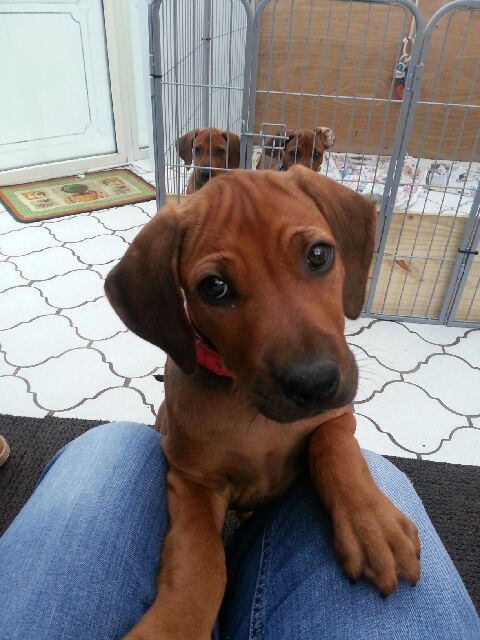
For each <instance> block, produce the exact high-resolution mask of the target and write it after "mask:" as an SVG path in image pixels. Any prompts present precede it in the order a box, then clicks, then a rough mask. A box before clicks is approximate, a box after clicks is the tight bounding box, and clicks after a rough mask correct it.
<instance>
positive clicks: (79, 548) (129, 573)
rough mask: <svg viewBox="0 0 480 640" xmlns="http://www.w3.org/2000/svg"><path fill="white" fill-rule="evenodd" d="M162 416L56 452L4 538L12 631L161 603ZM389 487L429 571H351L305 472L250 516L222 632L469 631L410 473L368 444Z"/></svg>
mask: <svg viewBox="0 0 480 640" xmlns="http://www.w3.org/2000/svg"><path fill="white" fill-rule="evenodd" d="M159 438H160V436H159V435H158V434H157V433H156V432H154V431H153V430H152V429H150V428H148V427H144V426H140V425H135V424H129V423H116V424H110V425H104V426H101V427H97V428H95V429H92V430H90V431H88V432H87V433H85V434H84V435H82V436H81V437H79V438H77V440H75V441H73V442H71V443H70V444H68V445H67V446H66V447H64V449H63V450H62V451H61V452H59V453H58V454H57V455H56V456H55V458H54V459H53V460H52V461H51V462H50V463H49V465H48V466H47V468H46V469H45V471H44V472H43V474H42V477H41V479H40V481H39V483H38V486H37V488H36V490H35V492H34V494H33V495H32V497H31V498H30V500H29V501H28V503H27V504H26V505H25V507H24V508H23V509H22V511H21V512H20V514H19V515H18V516H17V518H16V520H15V521H14V522H13V523H12V525H11V526H10V528H9V529H8V530H7V532H6V533H5V535H4V536H3V537H2V539H1V540H0V609H1V616H0V637H1V639H2V640H15V639H19V640H60V639H61V640H70V639H71V640H108V639H114V638H115V639H117V638H120V637H121V636H122V635H123V634H124V633H126V632H127V631H128V630H129V629H130V628H131V627H132V626H133V624H134V623H135V622H136V621H137V620H138V619H139V617H140V616H141V615H142V613H143V612H144V611H145V609H146V608H147V607H148V606H149V604H150V603H151V601H152V599H153V597H154V592H155V577H156V574H157V572H158V568H159V550H160V548H161V544H162V538H163V536H164V535H165V530H166V527H167V512H166V505H165V470H166V463H165V459H164V457H163V455H162V452H161V449H160V446H159ZM365 457H366V459H367V461H368V464H369V466H370V470H371V472H372V474H373V476H374V478H375V480H376V482H377V483H378V485H379V486H380V487H381V489H382V490H383V491H384V492H385V493H386V494H387V495H388V496H389V497H390V498H391V499H392V500H393V502H395V503H396V504H397V505H398V507H400V509H402V510H403V511H404V512H405V513H406V514H408V515H409V516H410V517H411V518H412V519H413V520H414V521H415V522H416V523H417V526H418V528H419V531H420V537H421V541H422V577H421V579H420V582H419V583H418V585H417V586H416V587H415V588H412V587H411V586H409V585H407V584H405V583H401V584H400V585H399V587H398V588H397V590H396V591H395V593H393V594H392V595H391V596H389V597H388V598H387V599H382V598H381V597H380V596H379V595H378V593H377V592H376V591H375V590H374V589H373V587H372V586H370V584H368V583H367V582H363V581H360V582H358V583H357V584H354V585H352V584H350V583H349V581H348V580H347V579H346V578H345V577H344V576H343V574H342V571H341V569H340V567H339V565H338V563H337V561H336V560H335V558H334V556H333V554H332V548H331V547H332V545H331V535H330V531H329V524H328V518H327V517H326V516H325V513H324V512H323V511H322V508H321V506H320V503H319V500H318V498H317V497H316V495H314V492H313V490H312V488H311V487H310V484H309V483H308V481H306V480H302V481H300V482H298V483H297V484H296V485H294V486H293V487H292V488H291V489H290V490H289V491H288V492H287V494H286V495H285V496H283V497H282V498H281V499H280V500H277V501H276V502H275V503H272V504H271V505H270V506H269V507H268V508H266V509H263V510H262V511H260V512H258V513H257V514H255V515H254V516H253V517H252V518H250V519H249V520H248V521H247V522H246V523H245V524H244V525H242V527H240V528H239V529H238V530H237V531H236V533H235V535H234V537H233V539H232V540H231V542H230V543H229V545H228V548H227V565H228V586H227V591H226V594H225V598H224V602H223V605H222V611H221V614H220V617H219V622H218V628H217V629H216V631H215V634H214V637H218V638H223V639H227V638H228V639H229V640H247V639H249V640H251V639H253V638H254V639H255V640H260V639H262V640H283V639H285V640H310V639H312V640H317V639H324V638H325V639H329V640H331V639H333V638H335V639H338V640H340V639H341V640H349V639H350V638H352V639H353V638H354V639H355V640H376V639H380V638H381V639H382V640H385V639H387V640H388V639H390V638H391V639H395V640H404V639H405V640H407V639H408V640H429V639H433V638H434V639H435V640H443V639H445V640H447V639H448V640H460V639H461V640H470V639H472V640H473V639H478V638H480V622H479V618H478V616H477V615H476V613H475V610H474V608H473V605H472V602H471V600H470V598H469V597H468V595H467V592H466V591H465V587H464V586H463V584H462V581H461V580H460V577H459V575H458V573H457V571H456V569H455V568H454V566H453V564H452V562H451V560H450V558H449V556H448V555H447V553H446V551H445V549H444V547H443V545H442V543H441V542H440V540H439V538H438V536H437V534H436V533H435V531H434V529H433V526H432V524H431V523H430V521H429V519H428V517H427V515H426V513H425V511H424V509H423V506H422V504H421V502H420V500H419V498H418V496H417V495H416V493H415V491H414V489H413V487H412V485H411V484H410V482H409V481H408V480H407V478H406V477H405V476H404V475H403V474H402V473H401V472H400V471H398V470H397V469H396V468H395V467H394V466H393V465H392V464H390V463H389V462H388V461H386V460H384V459H383V458H382V457H381V456H378V455H375V454H373V453H369V452H365Z"/></svg>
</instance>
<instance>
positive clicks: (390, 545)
mask: <svg viewBox="0 0 480 640" xmlns="http://www.w3.org/2000/svg"><path fill="white" fill-rule="evenodd" d="M354 433H355V418H354V416H353V414H352V413H345V414H344V415H342V416H340V417H339V418H335V419H333V420H331V421H329V422H326V423H325V424H323V425H321V426H320V427H319V428H318V429H317V431H316V432H315V433H314V434H313V437H312V439H311V441H310V445H309V463H310V475H311V477H312V480H313V483H314V485H315V487H316V489H317V491H318V493H319V494H320V497H321V498H322V501H323V503H324V505H325V507H326V509H327V510H328V511H329V513H330V515H331V517H332V523H333V541H334V547H335V552H336V554H337V556H338V558H339V560H340V563H341V564H342V567H343V569H344V571H345V573H346V574H347V575H348V576H349V577H350V578H351V579H353V580H356V579H357V578H359V577H360V576H361V575H364V576H365V577H366V578H368V579H369V580H370V581H371V582H373V584H374V585H375V586H376V587H377V588H378V589H379V590H380V592H381V593H382V594H384V595H387V594H389V593H391V592H392V591H393V590H394V589H395V587H396V586H397V577H400V578H404V579H405V580H408V581H409V582H410V583H412V584H416V582H417V581H418V579H419V577H420V564H419V561H418V556H419V553H420V544H419V541H418V534H417V529H416V527H415V525H414V524H413V523H412V522H411V521H410V520H409V519H408V518H407V517H406V516H404V515H403V513H401V512H400V511H399V510H398V509H397V508H396V507H395V506H394V505H393V504H392V503H391V502H390V500H389V499H388V498H386V497H385V496H384V495H383V493H382V492H381V491H380V489H379V488H378V487H377V485H376V484H375V482H374V480H373V478H372V477H371V475H370V472H369V470H368V466H367V463H366V462H365V459H364V458H363V456H362V452H361V451H360V447H359V445H358V442H357V440H356V439H355V437H354Z"/></svg>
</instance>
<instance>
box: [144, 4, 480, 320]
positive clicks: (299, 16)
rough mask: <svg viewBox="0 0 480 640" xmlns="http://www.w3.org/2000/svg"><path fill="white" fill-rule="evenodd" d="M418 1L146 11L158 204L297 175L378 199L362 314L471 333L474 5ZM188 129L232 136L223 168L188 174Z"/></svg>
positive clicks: (478, 267) (476, 167) (475, 304)
mask: <svg viewBox="0 0 480 640" xmlns="http://www.w3.org/2000/svg"><path fill="white" fill-rule="evenodd" d="M419 2H420V3H421V6H420V5H419V3H418V2H417V4H414V3H413V2H411V1H410V0H399V1H397V0H395V1H391V0H381V1H378V2H366V1H362V0H359V1H357V0H356V1H352V2H345V1H343V0H328V1H327V2H315V1H313V0H289V1H283V0H263V1H262V2H256V3H253V2H248V1H247V0H230V1H229V2H218V1H217V0H195V1H194V2H185V0H182V1H180V2H175V3H174V2H171V1H168V0H164V1H163V2H160V1H158V2H154V3H153V5H152V12H151V16H152V20H151V32H152V34H153V37H152V51H151V72H152V95H153V110H154V119H155V143H156V160H157V169H156V171H157V174H156V179H157V184H158V185H159V190H158V193H159V196H158V203H159V204H163V203H165V202H166V199H167V196H168V197H169V199H173V200H174V201H179V199H180V198H181V197H182V196H183V195H184V194H185V193H187V189H189V190H188V193H190V192H191V191H190V190H191V188H192V181H194V180H195V182H196V183H198V185H197V186H200V185H201V184H203V183H204V181H205V179H206V178H210V177H212V176H215V175H218V172H223V171H229V170H231V169H235V168H237V167H238V168H246V169H252V168H253V169H255V168H257V169H261V168H271V169H276V170H279V169H280V170H283V169H288V166H290V165H291V164H304V165H308V166H310V167H311V168H312V169H314V170H316V171H319V172H321V173H323V174H324V175H327V176H328V177H330V178H332V179H333V180H335V181H336V182H339V183H341V184H343V185H345V186H347V187H349V188H351V189H353V190H355V191H357V192H359V193H361V194H363V195H367V196H370V197H372V198H373V199H374V200H375V201H376V202H377V205H378V210H379V223H378V227H377V246H376V251H375V255H374V264H373V267H372V270H371V274H370V275H371V277H370V282H369V293H368V297H367V301H366V304H365V308H364V312H365V313H368V315H370V316H374V317H378V318H382V319H403V320H408V321H413V322H419V321H420V322H426V321H427V322H430V323H437V324H455V323H462V324H465V323H466V324H467V326H470V325H471V326H478V323H479V322H480V288H479V285H478V276H479V275H480V264H479V260H478V256H477V255H476V251H477V245H478V240H479V232H478V204H479V199H480V191H479V186H478V185H479V178H480V162H479V160H480V158H479V152H478V143H479V135H480V134H479V126H478V122H479V119H478V118H479V108H480V107H479V103H480V95H479V94H480V89H479V87H480V83H479V82H478V79H479V78H478V76H479V65H478V56H476V55H475V51H477V50H478V41H479V40H478V28H479V12H478V10H477V9H478V0H460V2H455V3H451V4H450V5H445V6H443V5H442V3H441V2H438V1H434V0H419ZM166 43H170V44H168V45H167V44H166ZM172 44H173V46H172ZM194 131H197V132H202V131H210V132H214V131H215V132H216V131H219V132H224V135H225V136H227V137H228V138H234V136H235V138H234V139H235V141H236V140H238V149H239V156H238V165H237V162H236V160H237V157H236V156H232V158H231V159H229V160H228V162H227V158H226V155H227V154H225V156H224V157H223V158H222V157H219V156H216V155H214V153H216V152H215V151H214V152H213V153H212V150H208V149H207V148H205V149H203V150H202V152H201V154H202V160H201V162H202V166H203V169H202V171H203V177H200V170H199V169H198V168H194V165H197V159H196V158H195V157H192V160H191V161H190V158H189V154H190V152H191V149H187V152H186V153H187V155H186V156H185V155H182V153H184V152H182V151H181V149H180V146H182V144H181V142H182V141H184V140H186V139H188V136H189V133H191V132H194ZM322 132H323V133H322ZM292 134H293V137H292ZM208 137H209V138H210V139H211V141H212V142H213V141H214V140H213V139H214V136H213V135H212V133H210V134H208ZM237 137H238V138H237ZM209 142H210V141H209ZM333 143H334V144H333ZM222 144H223V145H224V146H225V145H227V146H229V145H228V143H226V141H225V140H224V141H223V142H222ZM207 146H209V145H207ZM192 148H193V147H192ZM178 151H180V155H179V154H178ZM182 158H183V159H182ZM194 174H195V175H196V176H197V178H192V175H194ZM202 180H203V182H202Z"/></svg>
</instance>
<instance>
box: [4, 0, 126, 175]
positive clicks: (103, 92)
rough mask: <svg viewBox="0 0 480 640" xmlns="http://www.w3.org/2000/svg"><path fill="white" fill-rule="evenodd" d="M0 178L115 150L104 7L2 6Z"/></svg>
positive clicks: (82, 0)
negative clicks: (23, 169)
mask: <svg viewBox="0 0 480 640" xmlns="http://www.w3.org/2000/svg"><path fill="white" fill-rule="evenodd" d="M0 58H1V59H2V60H3V61H8V64H2V66H1V67H0V84H1V86H2V87H3V88H4V89H5V97H6V99H3V100H1V101H0V171H1V170H10V169H16V168H18V167H29V166H33V165H40V164H46V163H52V162H60V161H64V160H71V159H75V158H84V157H88V156H104V155H107V154H115V153H116V151H117V144H116V136H115V126H114V118H113V108H112V98H111V92H110V80H109V68H108V57H107V49H106V39H105V25H104V16H103V4H102V2H101V0H76V1H70V2H67V1H64V0H61V1H52V0H49V1H45V0H44V1H37V2H22V1H20V2H19V1H17V2H4V1H2V0H0Z"/></svg>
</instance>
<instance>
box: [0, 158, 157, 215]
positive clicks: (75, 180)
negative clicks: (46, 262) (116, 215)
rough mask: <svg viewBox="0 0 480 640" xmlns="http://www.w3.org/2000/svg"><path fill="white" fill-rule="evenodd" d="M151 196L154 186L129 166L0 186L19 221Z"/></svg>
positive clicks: (0, 197)
mask: <svg viewBox="0 0 480 640" xmlns="http://www.w3.org/2000/svg"><path fill="white" fill-rule="evenodd" d="M154 199H155V189H154V187H152V185H150V184H149V183H148V182H145V180H142V178H139V177H138V176H137V175H135V174H134V173H132V171H130V170H129V169H112V170H110V171H95V172H93V173H87V174H85V175H82V176H67V177H66V178H53V179H52V180H39V181H38V182H28V183H27V184H14V185H12V186H10V187H0V201H1V202H2V203H3V204H4V205H5V207H6V209H7V210H8V211H9V212H10V213H11V214H12V215H13V216H14V217H15V218H16V219H17V220H19V221H20V222H38V220H45V219H47V218H59V217H61V216H70V215H73V214H75V213H83V212H86V211H96V210H98V209H109V208H111V207H120V206H121V205H122V204H132V203H135V202H145V201H146V200H154Z"/></svg>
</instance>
